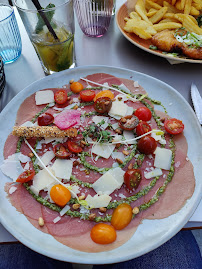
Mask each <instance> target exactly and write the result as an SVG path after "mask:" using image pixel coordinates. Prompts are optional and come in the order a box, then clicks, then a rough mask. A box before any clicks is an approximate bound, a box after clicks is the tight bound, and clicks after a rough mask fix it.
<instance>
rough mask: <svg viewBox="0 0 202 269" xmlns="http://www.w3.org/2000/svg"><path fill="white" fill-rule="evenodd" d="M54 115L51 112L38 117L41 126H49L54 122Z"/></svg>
mask: <svg viewBox="0 0 202 269" xmlns="http://www.w3.org/2000/svg"><path fill="white" fill-rule="evenodd" d="M53 121H54V117H53V115H51V114H50V113H45V114H43V115H41V116H39V117H38V125H39V126H47V125H49V124H51V123H53Z"/></svg>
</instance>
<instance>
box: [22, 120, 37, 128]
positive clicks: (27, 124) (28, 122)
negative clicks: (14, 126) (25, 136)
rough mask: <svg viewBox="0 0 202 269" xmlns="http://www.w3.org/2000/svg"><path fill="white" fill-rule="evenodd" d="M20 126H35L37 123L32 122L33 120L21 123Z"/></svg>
mask: <svg viewBox="0 0 202 269" xmlns="http://www.w3.org/2000/svg"><path fill="white" fill-rule="evenodd" d="M20 126H25V127H33V126H35V124H34V123H32V122H31V121H26V122H24V123H23V124H21V125H20Z"/></svg>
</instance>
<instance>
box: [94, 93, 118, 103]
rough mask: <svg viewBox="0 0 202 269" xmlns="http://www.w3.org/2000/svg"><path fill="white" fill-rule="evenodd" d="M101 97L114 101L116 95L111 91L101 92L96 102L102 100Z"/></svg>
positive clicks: (97, 95)
mask: <svg viewBox="0 0 202 269" xmlns="http://www.w3.org/2000/svg"><path fill="white" fill-rule="evenodd" d="M100 97H109V98H110V99H114V94H113V92H111V91H110V90H103V91H100V92H98V93H97V94H96V96H95V98H94V102H95V101H96V100H97V99H98V98H100Z"/></svg>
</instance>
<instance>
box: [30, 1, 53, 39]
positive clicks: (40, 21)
mask: <svg viewBox="0 0 202 269" xmlns="http://www.w3.org/2000/svg"><path fill="white" fill-rule="evenodd" d="M54 7H55V5H54V4H48V5H47V7H46V8H45V9H49V8H54ZM43 9H44V8H43ZM54 13H55V11H54V10H50V11H48V12H46V13H45V15H46V18H47V19H48V20H49V22H50V24H51V20H52V18H53V15H54ZM37 17H38V22H37V25H36V29H35V32H36V34H38V33H40V32H41V31H42V30H43V27H44V25H45V23H44V20H43V19H42V17H41V16H40V14H39V13H37ZM52 26H53V25H52Z"/></svg>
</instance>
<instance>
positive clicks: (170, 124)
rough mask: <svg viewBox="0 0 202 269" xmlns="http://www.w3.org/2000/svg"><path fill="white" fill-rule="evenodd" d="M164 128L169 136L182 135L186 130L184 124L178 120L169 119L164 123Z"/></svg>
mask: <svg viewBox="0 0 202 269" xmlns="http://www.w3.org/2000/svg"><path fill="white" fill-rule="evenodd" d="M164 127H165V129H166V131H167V132H168V133H169V134H173V135H176V134H180V133H182V131H183V130H184V124H183V123H182V121H181V120H178V119H174V118H173V119H168V120H166V121H165V122H164Z"/></svg>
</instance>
